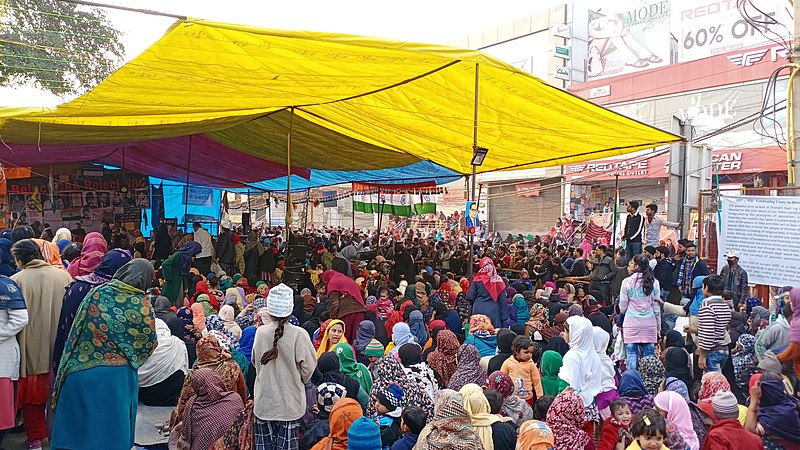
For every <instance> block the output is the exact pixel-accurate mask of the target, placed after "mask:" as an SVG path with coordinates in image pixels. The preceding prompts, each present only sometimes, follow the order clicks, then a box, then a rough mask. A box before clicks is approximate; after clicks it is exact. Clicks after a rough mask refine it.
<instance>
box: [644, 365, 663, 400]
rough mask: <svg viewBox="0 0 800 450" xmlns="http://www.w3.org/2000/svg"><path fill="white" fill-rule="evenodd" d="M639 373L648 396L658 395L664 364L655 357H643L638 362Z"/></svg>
mask: <svg viewBox="0 0 800 450" xmlns="http://www.w3.org/2000/svg"><path fill="white" fill-rule="evenodd" d="M639 373H641V374H642V381H644V385H645V387H647V393H648V394H650V395H656V394H658V391H659V387H660V386H661V383H662V382H663V381H664V364H662V363H661V360H660V359H658V357H656V356H645V357H644V358H642V359H640V360H639Z"/></svg>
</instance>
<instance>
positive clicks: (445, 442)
mask: <svg viewBox="0 0 800 450" xmlns="http://www.w3.org/2000/svg"><path fill="white" fill-rule="evenodd" d="M429 417H430V416H429ZM414 448H415V449H417V450H483V444H482V443H481V440H480V438H478V435H477V434H475V428H474V427H473V426H472V421H471V420H470V417H469V415H468V414H467V410H466V408H465V407H464V397H463V396H461V394H459V393H458V392H456V391H454V390H452V389H444V390H441V391H439V392H438V393H437V394H436V404H435V406H434V413H433V418H432V419H431V421H430V422H429V423H428V424H427V425H425V428H423V429H422V432H421V433H420V434H419V438H418V439H417V445H416V446H414Z"/></svg>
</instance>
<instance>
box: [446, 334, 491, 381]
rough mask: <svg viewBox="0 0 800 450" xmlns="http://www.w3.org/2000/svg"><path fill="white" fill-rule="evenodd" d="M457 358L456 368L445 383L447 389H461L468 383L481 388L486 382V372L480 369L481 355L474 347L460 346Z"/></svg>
mask: <svg viewBox="0 0 800 450" xmlns="http://www.w3.org/2000/svg"><path fill="white" fill-rule="evenodd" d="M457 358H458V368H457V369H456V371H455V373H454V374H453V376H452V377H450V382H449V383H447V388H448V389H452V390H456V389H461V388H462V387H464V385H467V384H470V383H475V384H477V385H478V386H482V385H483V384H484V383H485V382H486V371H485V370H483V368H482V367H481V355H480V353H478V349H477V348H476V347H475V346H474V345H469V344H463V345H461V347H459V348H458V354H457Z"/></svg>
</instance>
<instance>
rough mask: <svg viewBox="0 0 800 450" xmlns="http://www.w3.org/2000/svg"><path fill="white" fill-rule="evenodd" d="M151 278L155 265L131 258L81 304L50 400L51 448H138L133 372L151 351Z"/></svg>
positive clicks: (154, 340)
mask: <svg viewBox="0 0 800 450" xmlns="http://www.w3.org/2000/svg"><path fill="white" fill-rule="evenodd" d="M152 282H153V265H152V264H150V262H149V261H147V260H145V259H141V258H138V259H133V260H131V261H130V262H128V263H127V264H125V265H124V266H122V267H121V268H120V269H119V270H118V271H117V273H116V274H114V278H113V279H112V280H111V281H109V282H108V283H106V284H103V285H101V286H98V287H95V288H93V289H92V290H91V291H90V292H89V293H88V294H87V295H86V298H85V299H84V301H83V303H81V307H80V309H79V311H78V315H77V316H76V317H75V322H74V323H73V326H72V330H71V331H70V333H69V337H68V338H67V343H66V345H65V347H64V354H63V355H62V357H61V364H60V365H59V367H58V375H56V381H55V387H54V390H53V396H52V399H51V405H52V407H53V409H54V410H55V419H54V422H53V423H54V427H53V435H52V438H51V448H53V449H73V448H106V449H119V450H123V449H124V450H129V449H130V448H131V447H132V446H133V437H134V431H135V420H132V418H133V417H135V416H136V405H137V403H138V402H137V397H138V396H137V395H136V392H138V389H139V386H138V383H137V372H136V371H137V370H138V369H139V368H140V367H141V366H142V365H143V364H144V363H145V362H146V361H147V359H148V358H149V357H150V355H151V353H152V352H153V350H154V349H155V346H156V339H157V337H156V330H155V314H154V312H153V308H152V305H150V302H148V301H146V300H144V294H145V290H146V289H147V288H148V287H149V286H150V284H151V283H152ZM103 330H108V331H105V332H103ZM98 332H99V333H98ZM75 430H83V432H81V433H76V432H75Z"/></svg>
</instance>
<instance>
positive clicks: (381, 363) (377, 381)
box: [367, 355, 433, 417]
mask: <svg viewBox="0 0 800 450" xmlns="http://www.w3.org/2000/svg"><path fill="white" fill-rule="evenodd" d="M372 369H373V373H374V374H375V378H374V379H373V380H372V390H371V391H370V397H369V406H368V407H367V415H368V416H370V417H374V416H375V415H376V411H375V394H376V393H377V392H378V390H380V389H382V388H383V387H385V386H388V385H390V384H392V383H395V384H397V385H399V386H400V387H401V388H403V400H402V406H403V407H404V408H405V407H406V406H409V405H414V406H417V407H419V408H422V410H424V411H425V412H426V413H427V414H428V417H431V416H432V415H433V402H432V401H431V399H430V397H428V394H426V393H425V390H424V389H422V386H420V385H419V384H418V383H417V382H416V381H414V380H412V379H410V378H409V377H407V376H406V373H405V371H404V370H403V366H402V365H401V364H400V361H398V360H397V358H395V357H393V356H388V355H387V356H384V357H382V358H380V359H378V360H377V361H375V362H374V363H373V364H372Z"/></svg>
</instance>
